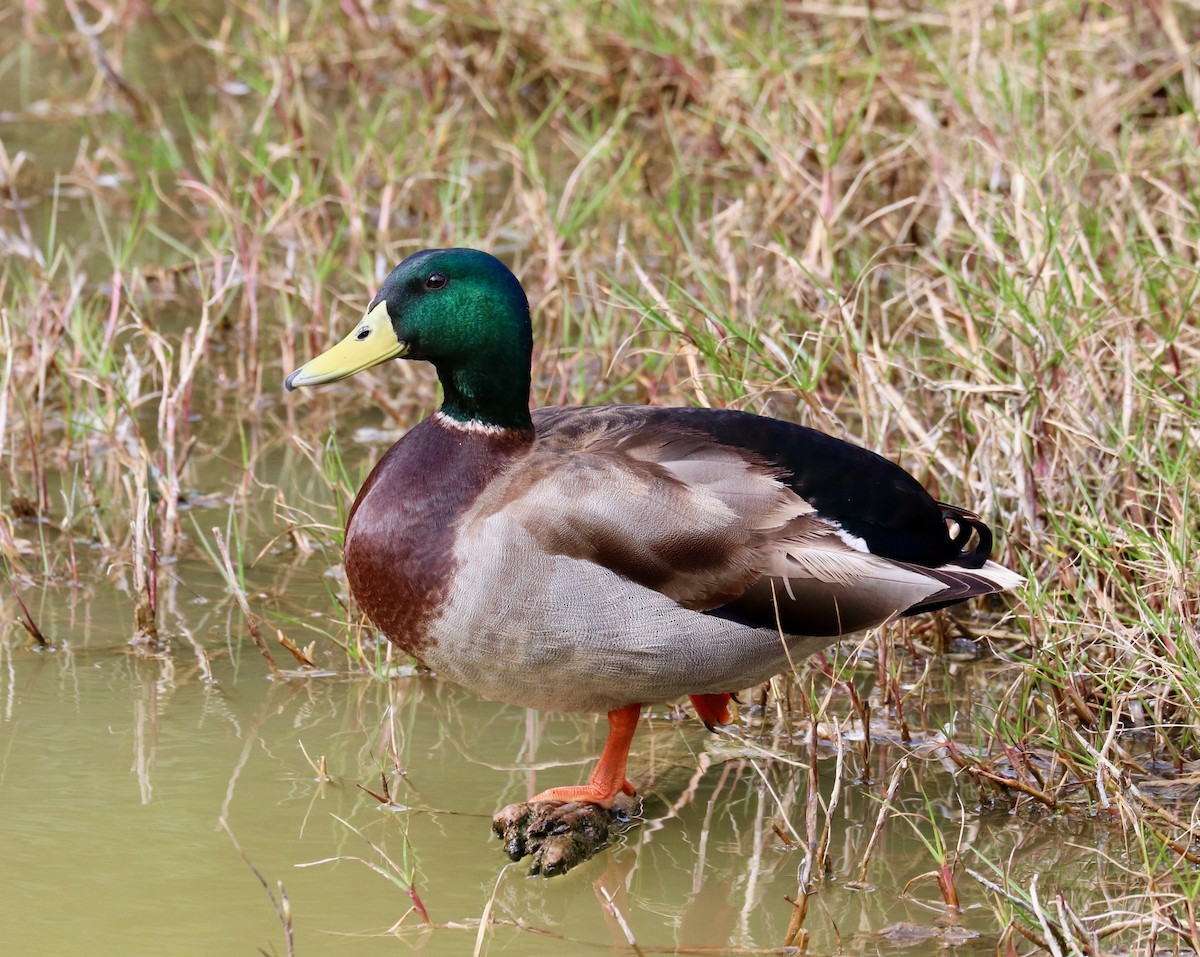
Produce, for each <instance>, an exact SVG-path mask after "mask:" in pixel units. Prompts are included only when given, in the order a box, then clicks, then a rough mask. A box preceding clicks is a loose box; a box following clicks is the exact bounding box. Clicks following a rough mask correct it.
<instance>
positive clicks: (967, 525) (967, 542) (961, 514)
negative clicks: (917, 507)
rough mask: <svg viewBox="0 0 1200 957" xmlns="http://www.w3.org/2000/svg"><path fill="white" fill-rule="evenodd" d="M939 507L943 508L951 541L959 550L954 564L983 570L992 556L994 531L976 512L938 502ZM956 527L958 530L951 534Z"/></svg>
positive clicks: (943, 515)
mask: <svg viewBox="0 0 1200 957" xmlns="http://www.w3.org/2000/svg"><path fill="white" fill-rule="evenodd" d="M938 505H940V506H941V509H942V518H943V519H944V520H945V522H946V530H947V533H949V534H950V541H952V542H953V543H954V545H955V546H956V547H957V548H958V555H957V557H956V558H955V559H954V564H955V565H960V566H962V567H963V568H982V567H983V563H984V562H986V561H987V560H988V559H989V558H990V557H991V555H992V530H991V529H990V528H988V527H987V525H985V524H984V522H983V520H982V519H981V518H980V517H979V516H978V515H976V514H975V513H974V512H968V511H967V510H966V509H965V508H959V507H958V506H957V505H947V504H946V503H945V502H938ZM956 526H957V530H956V531H953V532H951V529H954V528H955V527H956Z"/></svg>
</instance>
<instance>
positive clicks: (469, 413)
mask: <svg viewBox="0 0 1200 957" xmlns="http://www.w3.org/2000/svg"><path fill="white" fill-rule="evenodd" d="M438 379H439V381H440V382H441V383H442V408H441V414H442V415H443V416H445V417H446V418H447V419H449V420H451V421H452V422H455V423H459V424H462V425H467V426H471V425H477V426H480V427H483V428H487V429H494V430H505V429H513V430H517V431H521V432H525V431H528V430H530V429H532V428H533V421H532V419H530V417H529V356H528V355H526V356H525V357H524V358H523V359H522V358H521V357H519V356H512V357H509V356H504V355H500V356H496V357H494V358H492V359H491V360H490V361H489V363H488V364H487V365H486V366H484V365H481V364H478V363H471V364H470V365H464V366H453V367H450V368H445V369H443V368H439V369H438Z"/></svg>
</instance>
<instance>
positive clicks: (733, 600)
mask: <svg viewBox="0 0 1200 957" xmlns="http://www.w3.org/2000/svg"><path fill="white" fill-rule="evenodd" d="M709 411H710V410H684V409H654V408H645V407H627V406H612V407H600V408H583V409H550V410H544V411H541V412H539V413H538V414H536V415H535V418H534V425H535V430H536V433H537V436H538V438H537V441H536V443H535V445H534V447H533V450H532V451H531V452H530V454H529V455H528V457H527V458H526V459H525V460H524V461H523V462H522V464H521V466H520V467H519V468H517V469H514V470H512V471H511V472H510V473H509V474H507V475H506V476H504V478H503V480H501V481H497V482H496V483H494V485H493V487H492V488H491V489H490V490H489V493H488V496H487V501H486V502H481V503H480V505H481V506H482V510H481V511H480V512H477V513H476V517H477V520H480V521H482V520H483V519H485V518H486V513H487V512H497V511H502V512H503V513H504V517H505V519H506V520H507V521H511V522H515V523H516V524H517V525H518V526H520V527H521V528H523V529H524V530H525V532H526V534H528V536H529V537H530V538H531V539H532V540H533V542H534V543H536V547H538V548H540V549H542V550H543V551H545V552H547V553H549V554H552V555H560V556H565V557H568V558H574V559H580V560H584V561H587V562H591V563H594V564H597V565H601V566H603V567H605V568H608V569H610V570H611V571H613V572H614V573H616V574H617V575H618V576H620V578H623V579H625V580H628V581H630V582H636V583H637V584H639V585H642V586H644V587H647V588H651V589H654V590H655V591H658V592H660V593H661V594H663V595H666V596H668V597H669V598H671V599H673V600H674V601H675V602H677V603H678V604H680V605H682V606H684V607H686V608H689V609H692V610H696V611H704V612H709V613H712V614H717V615H721V616H725V617H731V618H737V619H741V620H745V621H746V623H747V624H754V625H759V626H767V627H780V628H781V629H782V630H783V631H785V632H787V633H791V634H798V635H836V634H844V633H847V632H851V631H855V630H857V629H859V628H864V627H868V626H870V625H874V624H878V623H879V622H882V621H884V620H886V619H888V618H890V617H892V616H894V615H897V614H905V613H908V612H911V611H916V610H921V609H923V608H927V607H935V606H939V605H941V604H947V603H953V602H957V601H962V600H964V599H966V598H969V597H971V596H973V595H978V594H985V593H988V592H994V591H999V590H1001V589H1003V588H1005V587H1011V586H1012V585H1013V584H1015V583H1016V582H1017V581H1019V579H1018V578H1017V577H1016V576H1014V575H1012V574H1011V573H1009V572H1006V571H1005V570H1003V569H1000V568H999V566H995V565H993V564H992V563H986V564H985V565H983V566H982V567H979V568H968V567H965V566H964V565H963V564H961V563H954V562H953V561H952V559H953V557H954V556H955V555H956V554H958V553H959V551H960V550H959V548H958V547H957V546H956V545H955V543H954V536H953V535H952V534H951V530H949V529H948V528H947V523H946V521H945V520H944V518H943V514H942V508H941V506H939V505H938V503H936V502H934V501H933V499H932V498H930V497H929V495H928V494H927V493H926V492H925V490H924V489H923V488H921V486H920V485H919V483H917V482H916V480H915V479H912V478H911V477H910V476H908V475H907V473H905V472H903V471H902V470H901V469H899V468H898V467H896V466H894V465H891V463H888V462H886V460H883V459H880V458H879V457H878V456H874V455H872V453H869V452H866V451H864V450H862V449H857V448H856V447H854V446H851V445H848V444H847V443H842V442H839V441H838V440H836V439H832V438H830V437H828V436H824V435H822V434H821V433H817V432H812V430H804V429H800V428H799V427H798V426H788V425H787V424H786V423H775V424H774V425H772V426H771V427H770V428H771V432H770V433H769V437H770V439H771V441H770V442H768V441H767V440H766V439H764V438H763V437H762V436H761V435H755V432H754V430H755V429H756V428H759V427H760V425H759V424H760V423H764V422H769V423H774V420H768V419H760V418H759V417H757V416H750V415H745V414H739V413H734V414H733V416H734V417H733V418H732V419H730V418H727V417H726V415H725V414H723V413H715V412H714V413H711V414H712V415H714V416H717V418H718V419H720V420H721V421H718V422H716V424H717V426H719V432H720V434H717V432H718V430H717V429H714V428H712V426H713V422H714V421H716V420H710V419H709V418H708V417H707V416H703V415H695V414H694V413H695V412H709ZM679 413H682V415H680V414H679ZM775 425H778V426H783V428H782V429H777V428H775ZM739 426H740V428H739ZM814 437H819V438H816V439H814ZM813 442H815V443H816V451H818V452H820V453H821V454H820V455H819V456H816V457H815V458H814V460H813V461H812V469H813V470H814V472H815V474H819V475H827V476H831V475H832V473H831V472H830V468H829V463H830V462H831V461H833V460H836V461H837V462H838V463H840V466H841V469H842V470H843V471H842V474H841V478H840V484H841V486H842V488H840V489H835V486H836V485H837V482H836V481H835V479H834V478H833V477H829V478H824V479H822V480H821V481H817V480H816V479H814V477H813V475H812V474H807V475H806V474H803V473H804V472H805V470H804V469H802V468H800V462H799V459H797V456H798V455H799V456H803V454H804V451H805V450H804V449H803V448H800V450H799V451H797V446H804V445H805V443H809V444H811V443H813ZM781 449H782V450H784V451H779V450H781ZM772 456H774V457H772ZM880 462H882V463H883V465H884V466H886V468H885V469H880V468H879V465H878V463H880ZM872 470H874V471H872ZM889 470H894V472H896V473H899V476H903V478H900V477H898V476H896V475H895V474H888V471H889ZM798 472H799V473H802V474H801V478H800V479H799V480H797V478H796V475H797V473H798ZM864 480H865V481H866V482H867V483H868V486H869V492H863V491H862V488H861V486H860V485H859V483H860V482H863V481H864ZM814 488H815V489H817V491H816V492H814V491H813V489H814ZM831 502H832V503H835V504H836V505H838V506H839V507H836V508H834V507H831V504H830V503H831ZM889 510H890V511H889ZM922 510H923V516H921V517H919V518H918V519H913V518H912V515H913V513H915V512H918V511H922ZM860 511H861V512H862V513H863V514H862V515H860V514H859V512H860ZM852 513H853V517H854V518H857V519H858V520H857V522H852V521H851V518H852ZM889 514H890V515H892V516H893V518H892V519H891V520H890V521H889V520H888V518H887V516H888V515H889ZM896 514H899V515H900V516H901V520H899V521H897V520H896V519H895V517H894V516H895V515H896ZM864 515H865V517H864ZM906 523H907V524H908V525H910V526H912V527H913V528H915V529H917V530H918V532H919V533H920V534H922V535H924V537H925V539H927V540H928V542H929V543H938V545H939V546H940V552H939V554H940V555H948V556H949V557H950V559H951V560H950V561H947V560H943V561H941V562H940V563H939V564H937V565H934V564H930V565H923V564H921V563H920V562H914V561H912V560H910V559H909V558H908V554H907V553H905V554H903V556H902V557H900V558H897V557H893V556H890V555H888V554H881V553H879V552H878V551H875V550H873V549H872V546H871V543H872V541H873V540H874V541H876V542H878V541H881V540H882V541H886V542H888V543H891V542H893V541H894V540H895V539H896V538H897V536H898V534H899V531H900V530H902V529H903V528H904V527H905V524H906ZM869 526H870V527H869ZM874 526H878V527H879V528H881V529H883V530H884V531H883V532H875V531H873V528H874ZM959 527H960V530H961V528H962V527H963V526H962V522H961V521H960V522H959ZM864 532H865V533H866V534H869V535H871V538H867V537H866V535H865V534H864ZM960 534H961V532H960ZM939 536H940V542H939V541H938V539H939ZM932 547H933V546H932V545H931V544H924V545H922V546H921V548H922V549H923V550H924V551H925V552H929V551H930V550H931V549H932ZM901 551H902V552H903V550H902V549H901ZM908 551H909V552H913V551H915V549H913V548H912V547H910V548H909V550H908ZM985 557H986V556H985ZM970 560H971V561H974V560H975V558H974V555H973V554H972V556H971V558H970ZM1005 576H1007V577H1005ZM613 600H620V596H619V595H614V596H613Z"/></svg>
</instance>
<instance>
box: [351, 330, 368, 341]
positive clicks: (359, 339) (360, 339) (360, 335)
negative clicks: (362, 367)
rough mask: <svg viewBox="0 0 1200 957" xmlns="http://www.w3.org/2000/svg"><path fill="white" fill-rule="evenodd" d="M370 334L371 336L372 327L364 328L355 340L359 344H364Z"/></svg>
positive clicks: (359, 331)
mask: <svg viewBox="0 0 1200 957" xmlns="http://www.w3.org/2000/svg"><path fill="white" fill-rule="evenodd" d="M370 334H371V328H370V326H363V327H362V328H361V329H359V330H358V335H356V336H355V337H354V338H355V339H357V340H358V341H359V342H362V341H363V340H364V339H365V338H367V336H369V335H370Z"/></svg>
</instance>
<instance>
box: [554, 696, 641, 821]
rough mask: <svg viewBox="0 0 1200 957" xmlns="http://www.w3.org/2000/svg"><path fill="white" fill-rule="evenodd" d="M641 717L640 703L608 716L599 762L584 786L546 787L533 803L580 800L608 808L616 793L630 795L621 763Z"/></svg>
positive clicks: (624, 758) (627, 757)
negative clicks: (606, 730) (605, 738)
mask: <svg viewBox="0 0 1200 957" xmlns="http://www.w3.org/2000/svg"><path fill="white" fill-rule="evenodd" d="M641 715H642V706H641V705H640V704H631V705H627V706H626V707H624V708H618V709H617V710H616V711H610V712H609V713H608V738H607V740H606V741H605V742H604V750H603V751H602V752H601V753H600V763H599V764H597V765H596V770H595V771H593V772H592V776H591V778H589V779H588V783H587V784H583V785H578V786H576V787H568V788H550V790H548V791H543V792H542V793H541V794H538V795H537V796H535V797H534V800H535V801H562V802H563V803H566V802H567V801H581V802H584V803H586V804H599V805H600V806H601V807H612V805H613V801H614V800H615V799H616V796H617V795H618V794H633V785H632V784H630V783H629V782H628V781H627V780H625V762H626V761H628V760H629V746H630V745H631V744H632V743H633V732H634V731H636V730H637V723H638V718H640V717H641Z"/></svg>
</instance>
